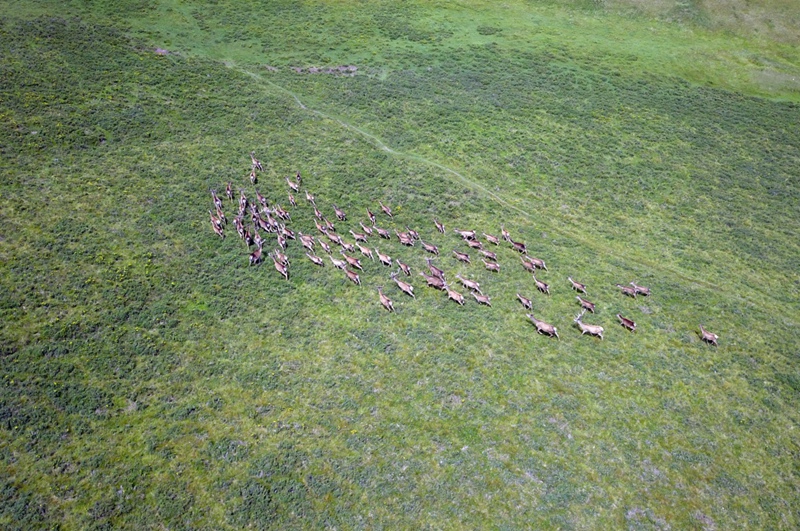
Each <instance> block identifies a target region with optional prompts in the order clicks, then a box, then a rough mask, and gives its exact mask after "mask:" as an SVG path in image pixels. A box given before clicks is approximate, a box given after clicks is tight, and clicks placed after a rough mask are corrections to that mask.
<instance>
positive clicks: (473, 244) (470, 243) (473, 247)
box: [467, 240, 483, 250]
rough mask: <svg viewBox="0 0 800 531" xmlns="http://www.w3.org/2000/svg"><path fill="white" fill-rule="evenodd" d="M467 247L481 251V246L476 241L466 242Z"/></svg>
mask: <svg viewBox="0 0 800 531" xmlns="http://www.w3.org/2000/svg"><path fill="white" fill-rule="evenodd" d="M467 245H468V246H469V247H470V248H471V249H478V250H482V249H483V244H482V243H481V242H480V241H478V240H467Z"/></svg>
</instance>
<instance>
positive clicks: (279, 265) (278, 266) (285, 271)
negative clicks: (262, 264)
mask: <svg viewBox="0 0 800 531" xmlns="http://www.w3.org/2000/svg"><path fill="white" fill-rule="evenodd" d="M270 258H272V263H273V264H274V265H275V270H276V271H277V272H278V273H280V274H281V275H282V276H283V278H285V279H286V280H289V267H288V266H286V265H284V263H283V262H279V261H278V260H277V259H276V258H275V257H274V256H271V255H270Z"/></svg>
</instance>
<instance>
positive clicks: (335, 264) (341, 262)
mask: <svg viewBox="0 0 800 531" xmlns="http://www.w3.org/2000/svg"><path fill="white" fill-rule="evenodd" d="M328 258H330V259H331V263H332V264H333V267H335V268H336V269H341V270H342V271H344V268H345V267H347V262H345V261H344V260H337V259H336V258H334V257H333V256H329V257H328Z"/></svg>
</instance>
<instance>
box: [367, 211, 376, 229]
mask: <svg viewBox="0 0 800 531" xmlns="http://www.w3.org/2000/svg"><path fill="white" fill-rule="evenodd" d="M367 217H368V218H369V220H370V222H371V223H372V224H373V225H375V214H373V213H372V210H370V209H369V207H367Z"/></svg>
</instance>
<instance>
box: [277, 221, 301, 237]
mask: <svg viewBox="0 0 800 531" xmlns="http://www.w3.org/2000/svg"><path fill="white" fill-rule="evenodd" d="M278 228H279V229H280V233H281V234H282V235H284V236H286V237H287V238H289V239H290V240H296V239H297V238H295V237H294V231H293V230H292V229H290V228H288V227H287V226H286V225H283V224H281V226H280V227H278Z"/></svg>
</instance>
